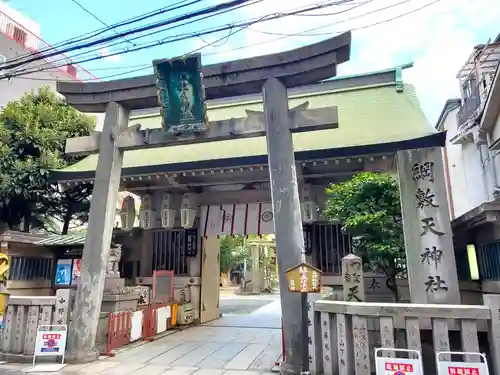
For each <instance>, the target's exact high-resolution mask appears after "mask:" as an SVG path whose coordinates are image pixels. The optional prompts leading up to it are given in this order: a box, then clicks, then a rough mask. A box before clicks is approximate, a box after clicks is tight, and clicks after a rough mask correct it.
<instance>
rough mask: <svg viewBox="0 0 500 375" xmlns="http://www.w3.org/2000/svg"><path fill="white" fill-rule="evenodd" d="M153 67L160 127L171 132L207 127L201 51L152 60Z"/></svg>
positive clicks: (197, 131)
mask: <svg viewBox="0 0 500 375" xmlns="http://www.w3.org/2000/svg"><path fill="white" fill-rule="evenodd" d="M153 67H154V71H155V76H156V88H157V93H158V104H159V105H160V113H161V121H162V126H163V129H164V130H165V131H166V132H168V133H173V134H181V133H199V132H203V131H206V130H207V127H208V117H207V108H206V104H205V87H204V86H203V82H202V81H203V80H202V71H201V55H200V54H199V53H198V54H193V55H189V56H185V57H183V58H178V59H172V60H170V59H162V60H154V61H153Z"/></svg>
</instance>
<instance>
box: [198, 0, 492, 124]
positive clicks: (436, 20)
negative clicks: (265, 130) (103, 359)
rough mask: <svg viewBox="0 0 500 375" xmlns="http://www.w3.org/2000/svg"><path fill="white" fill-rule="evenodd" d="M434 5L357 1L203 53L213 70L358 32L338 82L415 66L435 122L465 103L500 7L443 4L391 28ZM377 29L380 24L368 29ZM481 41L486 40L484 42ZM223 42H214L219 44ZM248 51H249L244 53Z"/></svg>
mask: <svg viewBox="0 0 500 375" xmlns="http://www.w3.org/2000/svg"><path fill="white" fill-rule="evenodd" d="M433 1H435V0H406V1H405V0H371V1H370V0H368V1H367V0H353V1H351V2H349V3H346V4H343V5H336V6H331V7H327V8H324V9H321V10H315V11H311V12H310V14H328V15H324V16H314V17H313V16H292V17H285V18H282V19H278V20H273V21H268V22H264V23H261V24H257V25H254V26H252V27H250V28H249V29H247V30H245V31H244V32H241V33H239V35H238V36H234V37H232V38H231V39H229V41H228V43H225V44H224V45H223V46H222V47H216V46H212V47H206V48H204V49H203V51H202V53H203V56H205V58H206V59H207V60H210V61H207V62H215V61H226V60H233V59H236V58H242V57H249V56H255V55H263V54H268V53H275V52H278V51H283V50H287V49H293V48H297V47H299V46H301V45H306V44H309V43H313V42H315V41H318V40H321V39H325V38H328V37H330V36H333V35H335V33H336V32H343V31H346V30H353V39H352V43H353V48H352V52H351V61H349V62H347V63H345V64H342V65H341V66H340V67H339V74H353V73H362V72H368V71H373V70H377V69H385V68H389V67H392V66H395V65H397V64H403V63H406V62H410V61H414V62H415V67H414V68H413V69H410V70H408V71H406V72H405V76H404V79H405V81H408V82H412V83H414V84H415V86H416V87H417V93H418V95H419V99H420V102H421V103H422V106H423V108H424V111H425V112H426V115H427V116H428V118H429V120H430V121H431V122H433V121H434V120H435V119H436V117H437V115H438V114H439V112H440V110H441V108H442V106H443V105H444V102H445V101H446V99H448V98H450V97H455V96H457V95H458V81H457V80H456V78H455V76H456V73H457V71H458V70H459V68H460V67H461V66H462V65H463V64H464V62H465V60H466V59H467V57H468V56H469V54H470V53H471V52H472V48H473V46H474V44H477V43H484V42H486V41H487V37H493V36H494V35H496V34H495V33H498V32H500V27H498V19H500V7H498V6H497V2H498V0H480V1H477V2H473V1H470V0H440V1H438V2H436V3H435V4H432V5H430V6H428V7H426V8H425V9H422V10H418V11H415V12H414V13H411V14H409V15H406V16H403V17H401V18H397V19H394V20H392V21H388V22H384V21H386V20H389V19H392V18H395V17H397V16H399V15H401V14H403V13H408V12H411V11H413V10H416V9H418V8H421V7H423V6H424V5H426V4H430V3H432V2H433ZM318 2H319V0H287V1H286V2H281V1H262V2H260V3H257V4H255V5H251V6H248V7H245V8H242V10H240V11H238V12H239V15H235V17H234V19H235V21H236V20H243V19H248V18H253V17H262V16H264V15H266V14H270V13H274V12H284V11H290V10H295V9H299V8H303V7H307V6H314V5H316V4H318ZM322 3H323V4H325V3H331V1H323V2H322ZM397 4H399V5H397ZM383 8H387V9H383ZM377 10H379V11H377ZM366 13H370V14H366ZM375 23H380V24H379V25H374V26H371V27H367V26H370V25H373V24H375ZM320 27H321V28H320ZM311 29H316V30H313V31H309V32H308V34H311V35H309V36H294V37H281V36H280V35H267V34H265V33H277V34H297V33H302V32H304V31H306V30H311ZM221 36H222V35H221ZM478 36H481V37H480V38H479V39H478ZM219 37H220V36H218V37H214V40H216V39H218V38H219ZM237 38H238V40H237ZM240 38H241V39H243V40H244V43H242V42H241V39H240ZM273 40H274V41H273ZM207 42H209V41H207ZM232 43H234V44H232ZM242 44H244V45H245V46H246V47H245V48H239V47H241V45H242ZM202 45H203V43H202V42H201V41H197V42H196V46H197V47H201V46H202ZM235 48H239V49H236V50H234V49H235ZM207 62H205V63H207Z"/></svg>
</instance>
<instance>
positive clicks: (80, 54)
mask: <svg viewBox="0 0 500 375" xmlns="http://www.w3.org/2000/svg"><path fill="white" fill-rule="evenodd" d="M262 1H264V0H253V2H251V3H245V4H242V5H239V6H237V7H233V8H229V9H224V10H222V11H219V12H217V13H213V14H208V15H206V16H204V17H201V18H197V19H194V20H190V21H187V22H184V23H183V24H181V25H173V26H170V27H167V28H163V29H162V30H156V31H152V32H150V33H148V34H145V35H140V36H137V37H134V38H132V39H130V41H134V40H138V39H141V38H144V37H147V36H151V35H154V34H158V33H162V32H165V31H168V30H171V29H176V28H178V27H182V26H186V25H189V24H192V23H195V22H199V21H202V20H206V19H209V18H212V17H215V16H218V15H221V14H224V13H227V12H231V11H234V10H237V9H240V8H244V7H246V6H250V5H254V4H257V3H260V2H262ZM255 19H258V18H255ZM182 35H191V33H187V34H182ZM120 44H123V41H117V42H115V43H113V44H108V45H107V46H106V47H107V49H109V48H110V47H113V46H116V45H120ZM145 44H146V43H142V44H135V46H136V47H140V46H143V45H145ZM101 50H102V47H101V46H99V47H97V48H94V49H91V50H89V51H84V52H81V53H77V54H75V55H72V56H71V58H70V60H71V61H72V60H73V59H75V58H76V57H79V56H85V55H89V54H91V53H94V52H96V53H99V52H100V51H101ZM120 50H122V49H120ZM126 52H127V50H125V53H126ZM108 56H110V53H107V54H106V55H105V56H103V57H104V58H106V57H108ZM67 59H68V58H67V57H61V58H59V59H56V60H50V61H47V62H44V63H42V64H39V65H37V66H35V67H31V68H32V69H41V68H43V67H44V66H49V67H50V68H52V67H53V65H56V64H57V63H59V62H63V63H64V65H67ZM72 64H75V63H73V62H72ZM25 70H26V69H21V68H19V69H16V70H14V73H17V72H22V71H25Z"/></svg>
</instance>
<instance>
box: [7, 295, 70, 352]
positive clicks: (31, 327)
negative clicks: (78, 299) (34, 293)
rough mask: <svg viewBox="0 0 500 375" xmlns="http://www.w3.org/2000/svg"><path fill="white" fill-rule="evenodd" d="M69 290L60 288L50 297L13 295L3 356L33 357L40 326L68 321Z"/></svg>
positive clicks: (10, 302)
mask: <svg viewBox="0 0 500 375" xmlns="http://www.w3.org/2000/svg"><path fill="white" fill-rule="evenodd" d="M70 293H71V291H70V290H69V289H60V290H58V291H57V293H56V295H55V296H51V297H30V296H26V297H25V296H23V297H19V296H11V297H10V299H9V304H8V306H7V309H6V311H5V316H4V329H3V332H2V337H1V339H0V358H1V359H2V360H15V361H27V360H30V359H31V358H32V356H33V353H34V351H35V339H36V332H37V327H38V326H39V325H51V324H68V323H69V314H70V302H71V301H70V300H71V296H70Z"/></svg>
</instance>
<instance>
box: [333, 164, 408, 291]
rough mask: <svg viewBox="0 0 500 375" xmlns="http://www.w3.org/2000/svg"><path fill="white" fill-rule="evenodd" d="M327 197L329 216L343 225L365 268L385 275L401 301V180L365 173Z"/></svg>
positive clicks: (335, 187) (402, 243)
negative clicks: (399, 290)
mask: <svg viewBox="0 0 500 375" xmlns="http://www.w3.org/2000/svg"><path fill="white" fill-rule="evenodd" d="M326 194H327V200H326V202H325V209H324V215H325V217H327V218H328V219H330V220H339V221H340V222H341V223H342V225H343V229H344V230H345V231H347V232H349V233H350V234H351V236H352V237H353V247H354V251H355V253H356V255H358V256H360V257H361V258H362V259H363V263H364V265H365V268H366V269H367V270H370V271H373V272H381V273H383V274H384V275H385V276H386V284H387V287H388V288H389V289H390V290H391V291H392V293H393V294H394V297H395V299H396V300H398V299H399V298H398V297H399V295H398V289H397V286H396V279H397V278H398V277H400V276H402V275H403V274H404V273H405V270H406V262H405V247H404V237H403V224H402V218H401V205H400V198H399V187H398V183H397V181H396V180H395V179H394V178H393V177H392V176H390V175H388V174H384V173H372V172H362V173H359V174H357V175H356V176H354V177H353V178H352V179H350V180H348V181H344V182H341V183H338V184H332V185H330V186H329V187H328V188H327V189H326Z"/></svg>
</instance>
